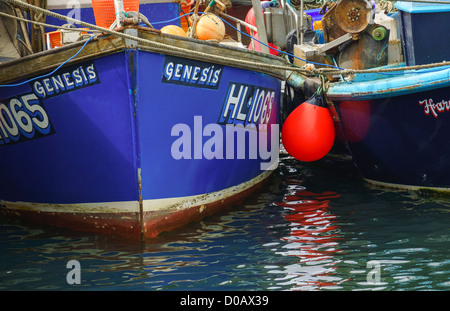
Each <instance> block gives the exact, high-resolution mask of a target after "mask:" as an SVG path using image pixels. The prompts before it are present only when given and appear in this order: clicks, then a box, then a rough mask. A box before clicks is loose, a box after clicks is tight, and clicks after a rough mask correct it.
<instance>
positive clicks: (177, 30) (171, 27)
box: [161, 25, 186, 37]
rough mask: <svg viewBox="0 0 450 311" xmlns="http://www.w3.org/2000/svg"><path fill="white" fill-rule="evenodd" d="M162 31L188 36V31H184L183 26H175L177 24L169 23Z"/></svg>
mask: <svg viewBox="0 0 450 311" xmlns="http://www.w3.org/2000/svg"><path fill="white" fill-rule="evenodd" d="M161 32H162V33H168V34H170V35H175V36H180V37H186V32H184V30H183V28H181V27H178V26H175V25H167V26H164V27H163V28H161Z"/></svg>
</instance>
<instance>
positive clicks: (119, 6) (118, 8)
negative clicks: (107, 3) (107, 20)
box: [114, 0, 125, 28]
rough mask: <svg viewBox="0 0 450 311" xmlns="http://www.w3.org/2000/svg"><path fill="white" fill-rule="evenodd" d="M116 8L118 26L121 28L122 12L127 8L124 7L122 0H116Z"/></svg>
mask: <svg viewBox="0 0 450 311" xmlns="http://www.w3.org/2000/svg"><path fill="white" fill-rule="evenodd" d="M114 8H115V13H116V24H117V27H119V28H120V27H121V26H122V21H121V14H122V13H123V12H124V11H125V9H124V7H123V1H122V0H114Z"/></svg>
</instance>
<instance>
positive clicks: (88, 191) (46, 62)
mask: <svg viewBox="0 0 450 311" xmlns="http://www.w3.org/2000/svg"><path fill="white" fill-rule="evenodd" d="M114 2H121V1H114ZM144 2H145V1H144ZM147 2H150V3H149V4H148V6H149V7H147ZM147 2H145V3H144V8H146V9H148V10H151V9H152V7H151V2H154V1H147ZM164 3H165V4H172V2H171V1H157V4H158V5H161V4H164ZM3 4H6V5H9V6H10V7H14V6H16V8H19V9H22V10H29V11H30V12H37V13H39V12H45V14H47V15H48V16H52V18H53V17H54V18H62V16H60V15H57V14H53V13H54V12H51V11H48V10H44V9H43V8H39V7H37V6H33V5H29V4H24V3H21V2H20V1H17V0H6V1H3ZM116 9H117V7H116ZM85 10H88V9H87V8H86V9H85ZM83 12H84V11H83ZM121 12H122V10H119V11H118V13H119V14H116V15H118V16H119V17H118V18H117V20H116V22H117V21H118V22H119V24H118V25H116V28H114V29H113V28H111V29H105V28H102V27H99V26H95V25H90V24H87V23H83V22H81V23H80V24H79V27H88V26H90V27H91V28H90V29H86V30H85V33H82V35H79V36H78V37H79V40H75V42H73V43H69V44H63V45H61V46H59V47H57V48H52V49H48V50H43V51H41V52H38V53H29V52H28V53H26V54H29V55H25V56H23V55H22V56H23V57H13V58H11V59H8V58H5V57H4V58H2V60H3V62H2V63H0V73H1V74H0V158H1V161H0V176H1V178H0V199H1V205H2V206H1V207H0V211H1V212H2V214H4V215H7V216H11V217H16V216H19V217H22V218H24V219H29V220H31V221H33V222H38V223H45V224H49V225H54V226H59V227H65V228H71V229H75V230H86V231H95V232H102V233H108V234H117V235H121V236H126V237H130V238H137V239H140V238H150V237H154V236H156V235H158V234H159V233H161V232H163V231H168V230H172V229H174V228H178V227H180V226H182V225H185V224H187V223H189V222H192V221H198V220H200V219H202V218H204V217H205V216H208V215H211V214H212V213H215V212H218V211H220V210H223V209H226V208H229V207H230V206H231V205H232V204H233V203H236V202H240V201H242V200H243V199H244V198H245V197H247V196H248V195H249V194H250V193H252V192H253V191H255V190H256V189H258V188H260V187H261V186H262V185H263V184H264V182H265V181H267V180H268V178H269V176H270V175H271V173H272V172H273V170H274V169H275V168H276V167H277V164H278V151H279V122H280V118H279V113H280V98H281V85H282V82H283V81H284V80H285V73H284V71H283V70H278V69H276V68H273V66H277V65H278V66H285V65H286V62H285V61H284V60H283V59H282V58H279V57H276V56H273V55H270V54H263V53H260V52H255V51H249V50H247V49H242V48H238V47H234V46H233V44H227V43H226V42H221V44H218V43H217V42H208V41H204V40H199V39H194V38H189V37H181V36H175V35H171V34H166V33H163V32H161V31H160V30H157V29H154V28H152V27H146V26H145V25H144V26H143V25H142V22H145V23H147V24H149V20H146V19H144V18H143V17H142V15H139V14H135V17H136V16H137V17H138V24H133V23H132V24H129V25H127V24H125V22H124V21H125V20H127V18H129V17H130V16H131V13H129V14H128V15H127V16H125V17H124V16H122V15H121V14H120V13H121ZM50 14H52V15H50ZM83 14H84V13H83ZM176 14H177V16H179V14H180V12H179V11H177V13H176ZM24 15H25V14H24ZM205 15H206V14H205ZM89 16H90V15H89ZM161 16H163V15H160V16H158V19H157V20H160V19H159V17H161ZM2 19H3V17H2ZM10 19H11V20H12V18H8V20H10ZM5 20H6V19H5ZM66 21H68V22H74V21H73V19H67V20H66ZM121 22H123V24H121ZM151 22H152V20H150V23H151ZM178 22H179V21H178ZM17 23H19V22H17ZM139 24H140V25H139ZM18 25H19V24H18ZM94 26H95V27H94ZM61 31H62V32H64V31H69V33H70V29H69V30H67V28H65V29H63V30H61ZM92 31H99V32H100V33H93V32H92ZM17 32H18V33H19V32H20V27H19V26H18V27H17ZM77 34H79V32H78V33H77ZM60 35H61V34H60Z"/></svg>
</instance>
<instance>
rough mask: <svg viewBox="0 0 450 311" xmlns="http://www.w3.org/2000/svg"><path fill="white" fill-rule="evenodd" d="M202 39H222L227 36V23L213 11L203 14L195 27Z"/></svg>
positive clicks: (198, 36)
mask: <svg viewBox="0 0 450 311" xmlns="http://www.w3.org/2000/svg"><path fill="white" fill-rule="evenodd" d="M195 32H196V34H197V38H198V39H200V40H214V41H216V40H217V41H219V42H220V41H222V40H223V38H224V37H225V25H224V23H223V22H222V20H221V19H220V18H219V17H217V16H216V15H214V14H212V13H207V14H203V15H202V16H201V17H200V19H199V20H198V22H197V26H196V28H195Z"/></svg>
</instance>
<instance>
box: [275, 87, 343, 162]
mask: <svg viewBox="0 0 450 311" xmlns="http://www.w3.org/2000/svg"><path fill="white" fill-rule="evenodd" d="M334 136H335V132H334V124H333V119H332V117H331V114H330V112H329V111H328V109H327V108H326V107H325V105H324V104H323V100H322V97H321V96H318V95H316V94H314V95H313V96H312V97H311V98H310V99H308V100H307V101H306V102H304V103H302V104H300V105H299V106H298V107H297V108H295V109H294V111H292V112H291V114H289V116H288V117H287V118H286V121H285V122H284V124H283V128H282V130H281V139H282V142H283V145H284V148H285V149H286V151H287V152H288V153H289V154H290V155H291V156H293V157H294V158H296V159H297V160H300V161H304V162H311V161H316V160H319V159H321V158H323V157H324V156H325V155H326V154H327V153H328V152H329V151H330V150H331V147H333V144H334Z"/></svg>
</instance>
